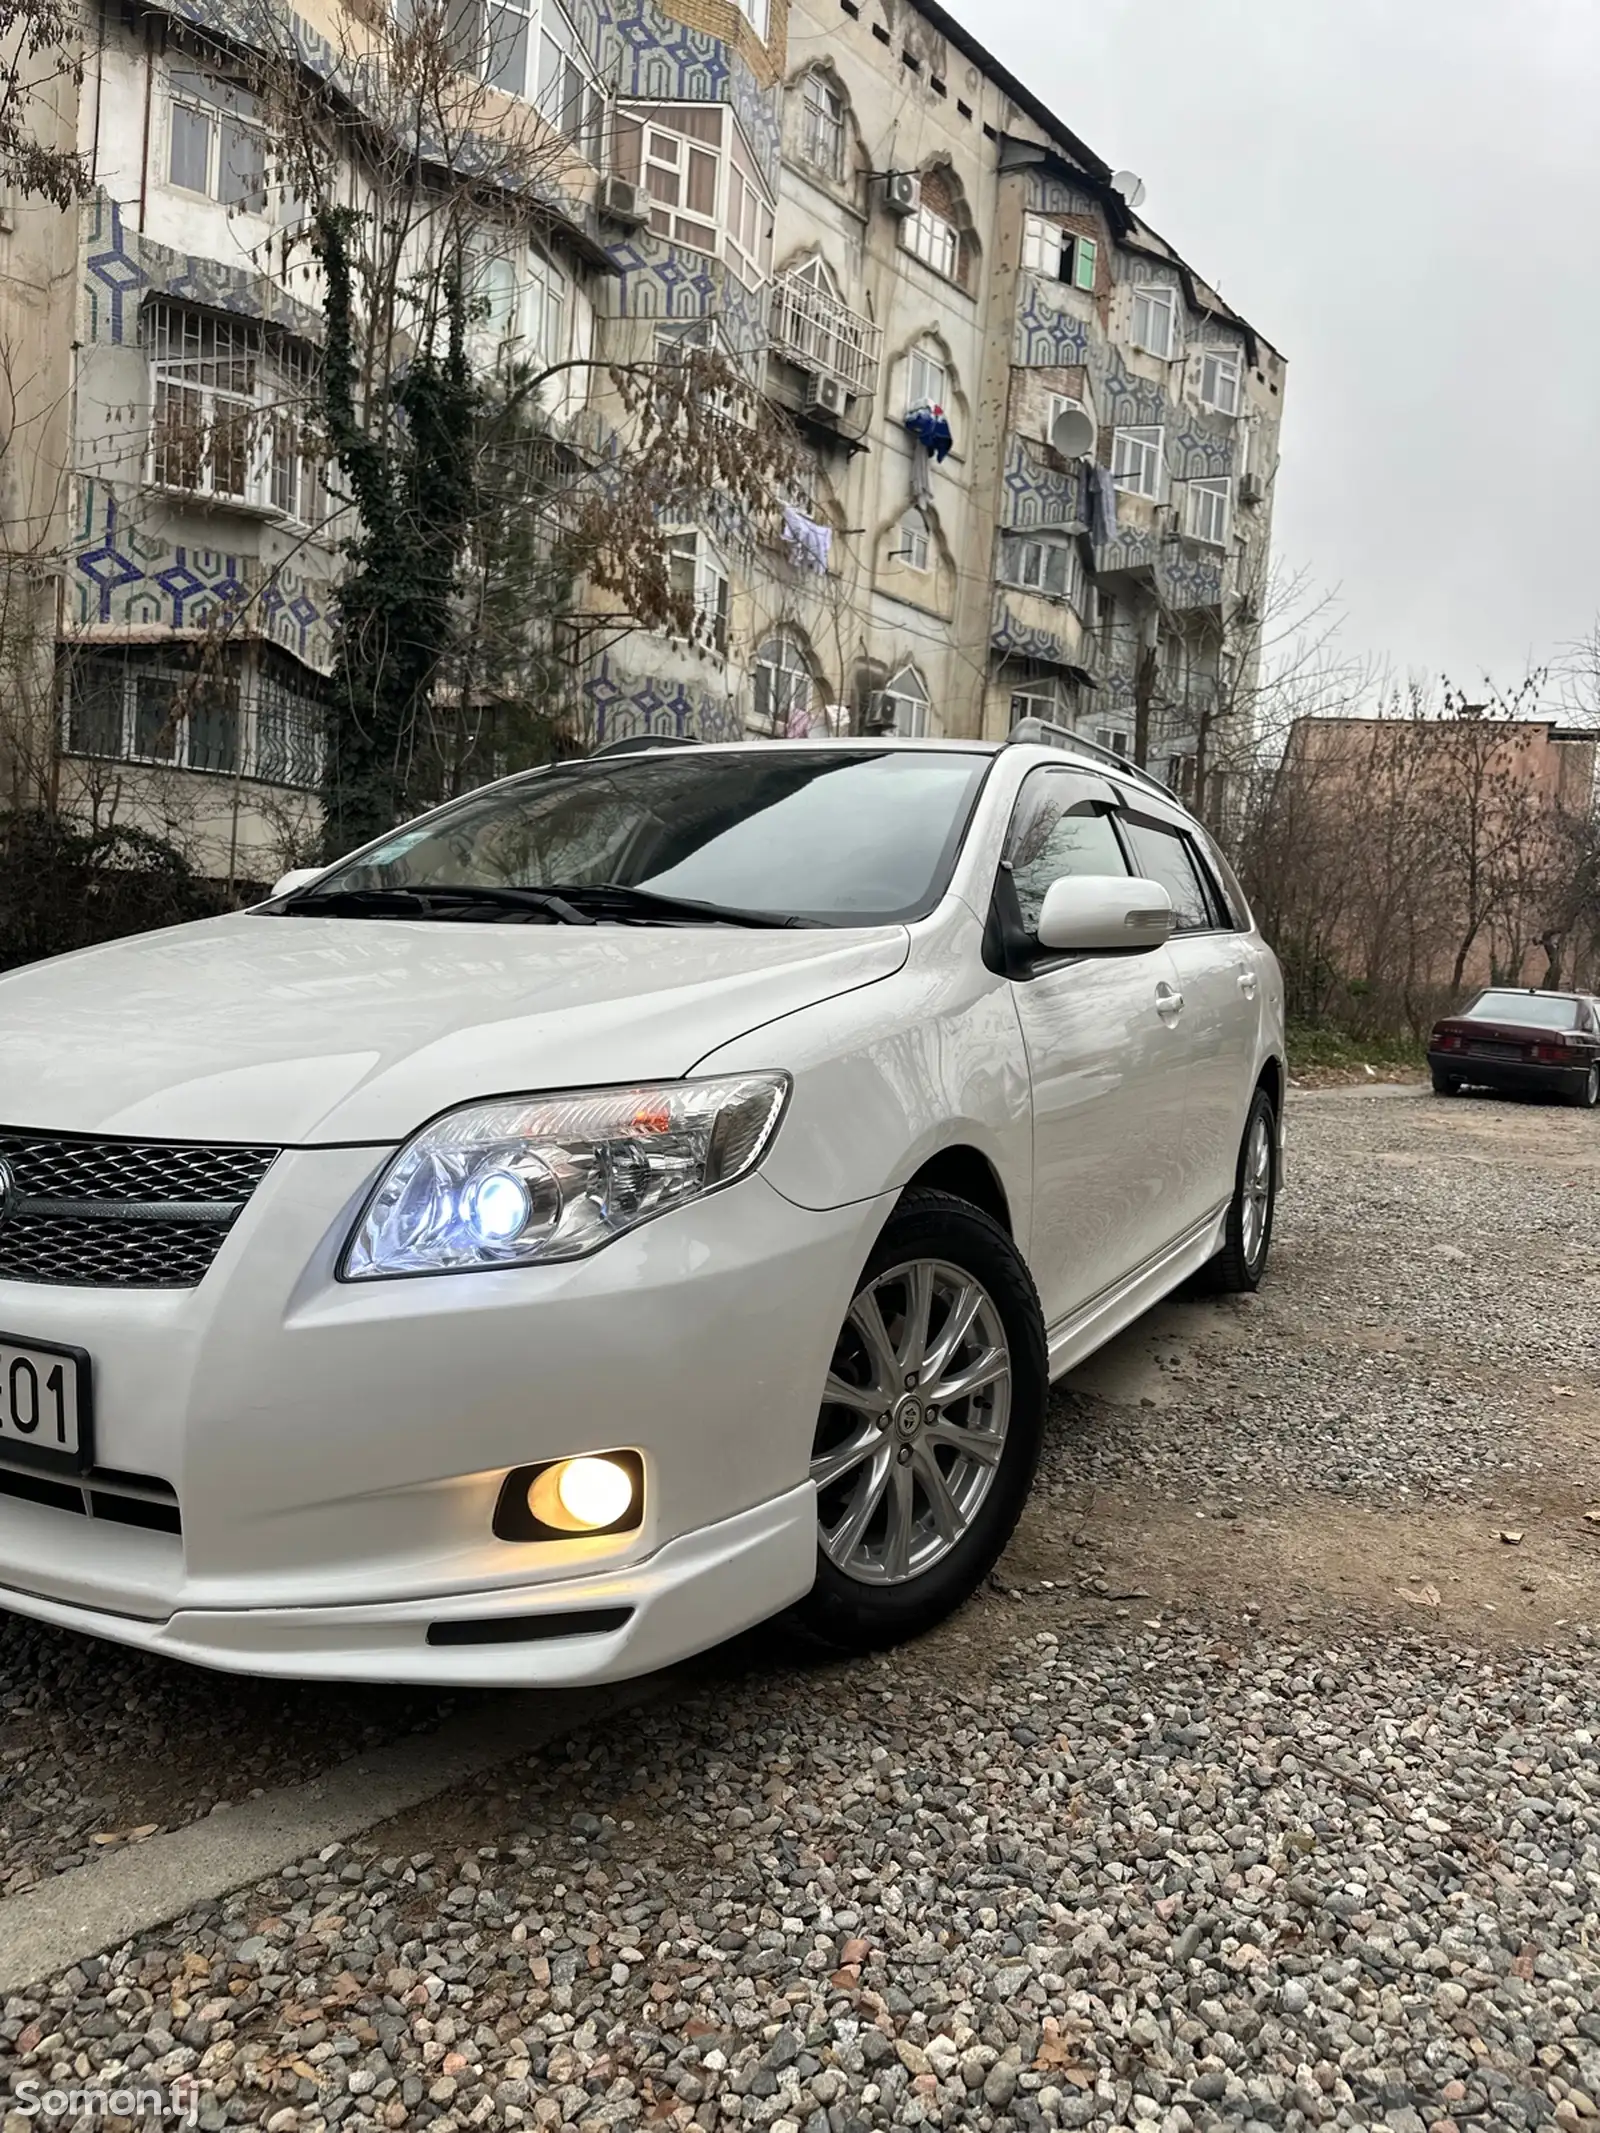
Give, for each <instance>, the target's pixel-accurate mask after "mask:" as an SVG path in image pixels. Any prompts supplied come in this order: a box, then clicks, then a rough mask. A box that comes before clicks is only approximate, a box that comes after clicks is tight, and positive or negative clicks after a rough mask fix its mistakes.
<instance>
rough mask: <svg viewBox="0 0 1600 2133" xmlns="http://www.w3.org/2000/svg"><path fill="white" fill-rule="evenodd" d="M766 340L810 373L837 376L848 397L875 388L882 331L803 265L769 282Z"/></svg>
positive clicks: (782, 354)
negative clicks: (770, 284) (770, 289)
mask: <svg viewBox="0 0 1600 2133" xmlns="http://www.w3.org/2000/svg"><path fill="white" fill-rule="evenodd" d="M770 340H771V344H772V350H773V353H774V354H775V355H780V356H782V357H783V358H784V359H785V360H786V361H787V362H790V363H794V364H796V365H798V367H799V368H800V369H801V370H805V371H809V372H810V373H811V374H812V375H813V376H814V377H823V378H837V379H838V380H839V381H840V382H841V383H842V385H843V386H844V389H845V391H846V392H847V393H849V394H851V396H852V397H853V398H856V399H863V398H865V397H866V396H867V395H869V394H871V393H872V392H874V391H875V390H876V389H877V383H878V357H879V355H880V353H881V351H882V347H883V335H882V333H881V331H880V330H879V329H878V327H876V326H874V325H873V323H872V321H871V320H870V319H867V318H863V317H862V316H861V314H860V312H859V311H852V310H851V309H850V307H849V305H848V304H846V303H844V302H843V301H842V300H841V299H840V298H839V297H838V296H837V295H835V294H834V292H833V291H832V290H831V289H830V288H827V287H825V286H824V285H823V284H822V282H821V280H820V279H819V278H818V276H817V275H816V274H815V273H814V272H812V271H810V270H808V269H806V268H802V269H801V270H800V271H799V272H798V273H795V274H786V275H783V276H781V277H780V278H779V279H778V280H777V281H775V282H774V283H773V284H772V312H771V327H770Z"/></svg>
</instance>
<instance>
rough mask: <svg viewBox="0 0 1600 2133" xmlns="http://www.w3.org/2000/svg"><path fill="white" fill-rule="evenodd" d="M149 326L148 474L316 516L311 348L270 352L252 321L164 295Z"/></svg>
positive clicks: (310, 519) (167, 485)
mask: <svg viewBox="0 0 1600 2133" xmlns="http://www.w3.org/2000/svg"><path fill="white" fill-rule="evenodd" d="M142 333H143V339H144V345H145V348H146V350H147V351H148V353H149V357H150V385H151V411H150V444H149V454H148V470H149V479H150V480H151V481H152V482H153V483H154V484H155V485H156V486H157V487H159V488H164V489H182V490H187V491H191V492H194V493H196V494H199V495H202V496H215V497H218V498H222V499H226V500H228V501H231V502H237V503H248V504H261V505H271V506H273V507H274V508H275V509H277V510H280V511H283V512H285V513H286V514H287V515H288V516H289V517H291V518H294V519H296V520H299V521H301V522H302V523H304V524H308V525H310V524H315V523H316V522H317V520H318V519H319V518H320V517H321V516H322V515H323V512H322V500H321V456H320V453H319V452H318V450H317V448H316V441H315V432H314V427H313V425H312V423H311V421H310V414H311V408H312V405H313V403H314V398H315V395H314V391H313V385H314V379H315V358H314V355H313V353H312V352H311V351H310V350H309V349H307V348H305V347H303V346H301V345H299V344H297V343H293V342H288V341H280V342H278V343H277V345H276V346H274V347H273V348H272V349H270V350H269V349H268V348H267V346H266V344H265V341H264V338H263V335H262V331H261V328H260V327H259V326H258V325H257V324H256V323H255V321H254V320H252V319H241V318H226V317H221V316H218V315H216V314H214V313H212V312H208V311H197V310H192V309H190V308H189V307H187V306H186V305H183V304H174V303H171V302H168V301H166V300H161V301H158V302H155V303H152V304H147V305H146V306H145V310H144V315H143V322H142Z"/></svg>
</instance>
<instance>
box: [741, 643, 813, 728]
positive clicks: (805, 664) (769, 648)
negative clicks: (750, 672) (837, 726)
mask: <svg viewBox="0 0 1600 2133" xmlns="http://www.w3.org/2000/svg"><path fill="white" fill-rule="evenodd" d="M755 679H756V700H755V713H754V716H753V717H752V719H751V721H750V723H751V725H752V726H753V727H754V728H755V730H756V731H757V732H759V733H770V734H774V735H787V736H788V737H789V738H791V739H794V740H803V739H804V738H805V736H806V734H807V733H809V731H810V730H811V716H812V712H813V711H814V710H815V708H816V700H817V685H816V681H815V678H814V677H813V675H812V672H811V661H810V660H809V659H808V658H807V657H806V650H805V646H804V645H803V644H802V643H801V642H800V639H799V638H798V637H797V636H796V635H795V633H794V631H793V630H774V631H773V633H772V635H771V636H770V637H768V638H767V639H766V640H765V641H764V642H763V644H762V645H761V647H760V649H759V650H758V651H757V653H756V676H755Z"/></svg>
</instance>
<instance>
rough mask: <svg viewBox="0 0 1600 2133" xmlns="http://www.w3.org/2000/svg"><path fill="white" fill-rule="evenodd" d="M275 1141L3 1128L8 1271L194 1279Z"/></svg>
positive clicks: (2, 1256) (112, 1282) (1, 1195)
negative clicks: (223, 1143)
mask: <svg viewBox="0 0 1600 2133" xmlns="http://www.w3.org/2000/svg"><path fill="white" fill-rule="evenodd" d="M277 1152H278V1151H277V1149H276V1148H232V1147H223V1148H206V1147H197V1146H194V1145H192V1144H190V1143H187V1142H182V1141H109V1140H80V1139H76V1138H70V1139H68V1138H62V1137H60V1136H58V1135H52V1134H42V1133H27V1132H22V1131H19V1130H16V1129H12V1128H6V1129H0V1185H3V1186H4V1188H5V1189H4V1190H3V1191H0V1281H40V1282H59V1283H70V1284H72V1285H73V1286H75V1287H79V1288H100V1289H189V1288H193V1286H194V1284H195V1283H196V1282H197V1281H198V1280H199V1279H200V1277H201V1275H202V1274H204V1272H205V1270H206V1268H207V1267H208V1266H210V1264H211V1262H212V1260H213V1259H215V1257H216V1256H217V1253H218V1251H219V1250H220V1249H221V1245H222V1240H223V1238H224V1237H225V1236H226V1235H227V1234H228V1231H229V1230H230V1229H231V1228H232V1227H233V1224H234V1222H235V1221H236V1220H237V1219H238V1216H239V1214H240V1212H241V1211H242V1209H243V1208H244V1205H245V1203H246V1201H247V1200H248V1199H249V1197H250V1195H251V1193H253V1192H254V1191H255V1189H256V1187H257V1186H258V1185H259V1184H260V1182H261V1180H262V1178H263V1177H265V1175H266V1173H267V1169H268V1166H269V1165H270V1164H271V1162H272V1160H273V1158H274V1156H275V1155H276V1154H277Z"/></svg>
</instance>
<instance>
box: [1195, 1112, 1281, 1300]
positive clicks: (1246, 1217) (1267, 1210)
mask: <svg viewBox="0 0 1600 2133" xmlns="http://www.w3.org/2000/svg"><path fill="white" fill-rule="evenodd" d="M1263 1136H1264V1145H1263ZM1263 1163H1264V1165H1265V1168H1264V1171H1263ZM1277 1206H1278V1114H1277V1110H1276V1108H1275V1107H1274V1105H1273V1101H1272V1098H1271V1097H1270V1096H1269V1095H1268V1094H1267V1092H1266V1090H1265V1089H1257V1091H1256V1093H1255V1095H1254V1096H1253V1097H1252V1098H1251V1099H1250V1109H1249V1111H1248V1112H1247V1113H1246V1114H1245V1121H1244V1134H1243V1137H1242V1138H1241V1140H1240V1142H1239V1160H1238V1162H1237V1163H1236V1164H1235V1166H1234V1174H1233V1198H1232V1200H1231V1201H1230V1202H1229V1203H1228V1220H1227V1224H1226V1226H1225V1227H1224V1230H1223V1242H1222V1249H1221V1251H1220V1252H1218V1254H1217V1256H1216V1257H1215V1259H1213V1260H1212V1261H1211V1263H1210V1265H1209V1266H1207V1268H1206V1269H1205V1282H1204V1286H1205V1287H1206V1288H1208V1289H1209V1290H1211V1292H1212V1293H1213V1294H1214V1295H1220V1296H1250V1295H1253V1294H1254V1293H1255V1291H1256V1290H1257V1289H1259V1288H1260V1286H1261V1283H1262V1279H1263V1277H1264V1276H1265V1274H1266V1271H1267V1256H1268V1254H1269V1253H1270V1251H1271V1249H1272V1218H1273V1216H1274V1214H1275V1213H1276V1212H1277Z"/></svg>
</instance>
